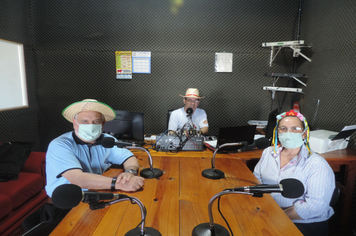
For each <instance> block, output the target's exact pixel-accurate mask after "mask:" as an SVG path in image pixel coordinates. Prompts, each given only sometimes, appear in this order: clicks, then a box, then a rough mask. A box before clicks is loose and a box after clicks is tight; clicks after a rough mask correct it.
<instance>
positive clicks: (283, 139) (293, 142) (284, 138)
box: [278, 132, 304, 148]
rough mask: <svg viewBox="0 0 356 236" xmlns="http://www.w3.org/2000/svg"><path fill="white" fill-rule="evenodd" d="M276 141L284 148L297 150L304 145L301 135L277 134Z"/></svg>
mask: <svg viewBox="0 0 356 236" xmlns="http://www.w3.org/2000/svg"><path fill="white" fill-rule="evenodd" d="M278 139H279V142H280V143H281V144H282V146H283V147H285V148H298V147H300V146H302V145H303V143H304V140H303V137H302V133H292V132H287V133H280V134H278Z"/></svg>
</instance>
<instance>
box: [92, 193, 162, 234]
mask: <svg viewBox="0 0 356 236" xmlns="http://www.w3.org/2000/svg"><path fill="white" fill-rule="evenodd" d="M127 200H130V201H133V202H135V203H136V204H137V205H138V206H139V207H140V211H141V222H142V223H141V228H134V229H132V230H130V231H129V232H127V233H126V234H125V236H137V235H140V236H162V235H161V233H160V232H159V231H158V230H156V229H154V228H151V227H145V218H146V208H145V206H144V205H143V204H142V202H141V201H140V200H139V199H138V198H135V197H128V196H126V197H125V198H120V199H116V200H113V201H109V202H91V203H89V205H90V209H92V210H96V209H102V208H105V207H108V206H111V205H113V204H115V203H118V202H122V201H127Z"/></svg>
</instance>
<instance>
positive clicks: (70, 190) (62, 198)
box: [52, 184, 127, 209]
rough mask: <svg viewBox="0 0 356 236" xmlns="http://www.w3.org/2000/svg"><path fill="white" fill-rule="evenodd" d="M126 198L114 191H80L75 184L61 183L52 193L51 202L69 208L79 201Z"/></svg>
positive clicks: (61, 207) (59, 206) (92, 201)
mask: <svg viewBox="0 0 356 236" xmlns="http://www.w3.org/2000/svg"><path fill="white" fill-rule="evenodd" d="M120 198H127V195H124V194H116V193H99V192H89V191H84V192H83V191H82V189H81V187H79V186H78V185H75V184H63V185H60V186H58V187H57V188H56V189H55V190H54V191H53V194H52V202H53V205H54V206H55V207H58V208H60V209H70V208H73V207H75V206H77V205H78V204H79V203H80V202H81V201H82V202H84V203H95V202H99V201H101V200H115V199H120Z"/></svg>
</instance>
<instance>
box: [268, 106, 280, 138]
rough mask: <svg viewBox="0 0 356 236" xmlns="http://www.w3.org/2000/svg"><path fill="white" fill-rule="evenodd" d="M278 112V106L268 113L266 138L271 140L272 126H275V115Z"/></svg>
mask: <svg viewBox="0 0 356 236" xmlns="http://www.w3.org/2000/svg"><path fill="white" fill-rule="evenodd" d="M278 114H279V112H278V108H276V109H274V110H273V111H271V112H270V113H269V115H268V122H267V126H266V136H265V137H266V138H267V139H268V140H269V141H270V142H271V141H272V137H273V130H274V127H276V123H277V118H276V116H277V115H278Z"/></svg>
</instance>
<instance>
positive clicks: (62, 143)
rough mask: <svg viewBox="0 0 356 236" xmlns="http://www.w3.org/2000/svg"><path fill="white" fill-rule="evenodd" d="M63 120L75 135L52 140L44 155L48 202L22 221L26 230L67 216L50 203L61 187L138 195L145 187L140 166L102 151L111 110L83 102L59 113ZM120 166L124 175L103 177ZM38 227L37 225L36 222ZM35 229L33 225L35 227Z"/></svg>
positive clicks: (116, 151) (125, 153)
mask: <svg viewBox="0 0 356 236" xmlns="http://www.w3.org/2000/svg"><path fill="white" fill-rule="evenodd" d="M62 115H63V116H64V118H66V119H67V120H68V121H70V122H72V123H73V128H74V132H73V131H71V132H67V133H65V134H63V135H61V136H59V137H58V138H56V139H54V140H53V141H52V142H51V143H50V144H49V147H48V150H47V153H46V178H47V179H46V180H47V184H46V192H47V195H48V196H49V201H48V202H47V204H45V205H44V206H43V207H42V208H40V210H39V211H38V212H37V213H36V212H35V213H36V214H38V216H36V217H32V219H31V217H29V218H30V220H29V221H27V223H26V220H27V219H26V220H25V221H24V223H23V227H24V228H25V229H29V228H32V227H33V226H34V225H33V224H34V223H33V222H31V221H33V219H36V218H37V219H40V222H42V221H47V222H51V223H52V224H53V225H57V224H58V223H59V222H60V221H61V220H62V219H63V217H64V216H65V215H66V214H67V213H68V211H69V210H68V209H65V210H63V209H59V208H56V207H55V206H54V205H52V203H51V197H52V193H53V191H54V190H55V188H57V187H58V186H60V185H63V184H76V185H78V186H80V187H81V188H82V189H83V190H84V191H86V190H88V189H111V191H114V190H122V191H128V192H131V191H137V190H139V189H140V188H141V187H142V186H143V184H144V178H142V177H139V176H137V173H138V169H139V163H138V161H137V159H136V157H135V156H134V155H133V154H132V152H130V151H129V150H127V149H123V148H118V147H116V146H114V147H113V148H104V147H103V146H102V145H100V144H101V140H102V138H103V137H112V136H110V135H108V134H103V133H102V128H103V125H104V123H105V122H106V121H110V120H113V119H114V118H115V117H116V114H115V112H114V110H113V109H112V108H111V107H110V106H108V105H107V104H105V103H101V102H98V101H96V100H94V99H85V100H83V101H80V102H76V103H73V104H71V105H69V106H68V107H67V108H65V109H64V110H63V112H62ZM112 164H117V165H123V168H124V172H123V173H121V174H119V175H118V176H116V177H114V178H111V177H106V176H103V175H102V174H103V173H104V172H105V171H106V170H107V169H108V168H109V167H110V166H111V165H112ZM35 213H34V214H35ZM38 223H39V222H38ZM35 225H36V224H35Z"/></svg>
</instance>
